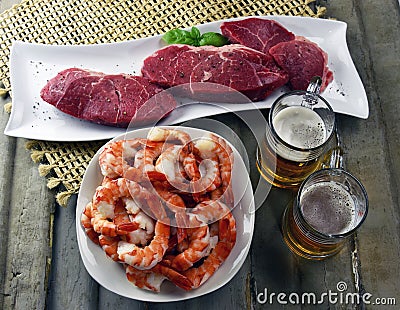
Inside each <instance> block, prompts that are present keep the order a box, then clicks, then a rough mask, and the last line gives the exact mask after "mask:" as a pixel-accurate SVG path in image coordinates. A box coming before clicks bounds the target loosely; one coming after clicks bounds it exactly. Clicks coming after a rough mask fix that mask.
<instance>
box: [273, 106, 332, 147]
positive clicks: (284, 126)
mask: <svg viewBox="0 0 400 310" xmlns="http://www.w3.org/2000/svg"><path fill="white" fill-rule="evenodd" d="M272 123H273V127H274V128H275V131H276V133H277V135H278V136H279V137H280V138H281V139H282V140H283V141H285V142H286V143H288V144H290V145H292V146H294V147H297V148H301V149H312V148H316V147H318V146H320V145H322V144H323V143H324V142H325V141H326V139H327V132H326V129H325V124H324V121H323V120H322V118H321V117H320V116H319V115H318V113H317V112H315V111H313V110H312V109H309V108H307V107H303V106H290V107H287V108H284V109H282V110H281V111H279V112H278V113H277V114H276V115H275V117H274V118H273V120H272Z"/></svg>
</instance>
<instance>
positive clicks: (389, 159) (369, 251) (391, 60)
mask: <svg viewBox="0 0 400 310" xmlns="http://www.w3.org/2000/svg"><path fill="white" fill-rule="evenodd" d="M328 10H329V12H330V13H331V14H335V15H336V17H338V19H340V18H343V19H344V20H346V21H347V22H348V23H349V29H348V38H349V40H348V42H349V48H350V51H351V53H352V55H353V59H354V61H355V64H356V66H357V69H358V71H359V73H360V75H361V78H362V80H363V82H364V86H365V87H366V91H367V94H368V99H369V106H370V117H369V118H368V120H358V119H354V118H351V117H345V116H342V117H341V118H340V121H341V128H342V132H343V133H346V134H344V135H343V143H344V147H345V149H346V150H347V154H346V162H347V168H348V169H349V170H350V171H351V172H353V173H354V174H355V175H357V176H358V177H359V178H360V179H361V180H362V182H363V183H364V185H365V187H366V189H367V191H368V193H369V200H370V210H369V215H368V217H367V220H366V222H365V224H364V226H363V227H362V228H361V230H360V232H359V234H358V243H359V249H358V255H359V257H360V260H361V276H362V279H361V280H362V285H363V286H364V290H365V292H368V293H371V294H373V297H396V298H397V299H398V298H399V296H400V288H399V279H398V275H399V274H400V266H399V264H398V263H394V262H396V261H398V257H399V256H400V237H399V209H398V205H399V191H398V185H399V180H400V178H399V177H400V176H399V174H400V169H399V168H400V166H399V163H400V157H399V154H400V152H399V140H400V125H399V113H400V109H399V104H398V98H399V97H398V94H399V92H400V86H399V81H400V73H399V72H400V71H399V69H400V60H399V58H398V54H399V52H400V47H399V37H400V26H399V21H400V15H399V4H398V3H397V2H396V1H379V2H376V1H351V3H349V1H335V3H333V2H332V3H328Z"/></svg>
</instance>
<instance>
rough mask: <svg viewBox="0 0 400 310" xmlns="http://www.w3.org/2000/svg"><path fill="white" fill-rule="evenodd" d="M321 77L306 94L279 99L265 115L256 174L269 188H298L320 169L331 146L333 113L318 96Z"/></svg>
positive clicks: (296, 93)
mask: <svg viewBox="0 0 400 310" xmlns="http://www.w3.org/2000/svg"><path fill="white" fill-rule="evenodd" d="M320 85H321V78H319V77H315V78H314V79H313V80H312V81H311V83H310V85H309V87H308V89H307V91H292V92H289V93H286V94H284V95H282V96H280V97H279V98H278V99H277V100H276V101H275V102H274V103H273V105H272V107H271V109H270V111H269V115H268V126H267V128H266V133H265V137H264V140H263V143H262V145H260V146H259V147H258V148H257V159H256V164H257V168H258V170H259V172H260V173H261V175H262V176H263V178H264V179H266V180H267V181H268V182H269V183H271V184H272V185H275V186H278V187H282V188H298V187H299V186H300V184H301V182H302V181H303V180H304V179H305V178H306V177H307V176H309V175H310V174H311V173H312V172H314V171H316V170H319V169H321V167H322V166H323V163H324V161H326V160H328V161H329V159H328V157H329V155H328V154H329V150H330V149H331V147H333V146H334V142H333V140H334V138H333V137H334V136H335V135H334V131H335V114H334V112H333V110H332V108H331V106H330V105H329V103H328V102H327V101H326V100H325V99H324V98H323V97H321V96H320V95H319V87H320Z"/></svg>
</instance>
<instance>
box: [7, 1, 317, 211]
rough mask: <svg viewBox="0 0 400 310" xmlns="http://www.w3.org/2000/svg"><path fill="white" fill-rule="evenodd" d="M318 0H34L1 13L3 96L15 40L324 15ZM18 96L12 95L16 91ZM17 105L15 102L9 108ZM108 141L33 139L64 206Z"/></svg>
mask: <svg viewBox="0 0 400 310" xmlns="http://www.w3.org/2000/svg"><path fill="white" fill-rule="evenodd" d="M313 2H314V0H293V1H288V0H274V1H266V0H260V1H252V0H201V1H199V0H186V1H185V0H136V1H126V0H122V1H118V0H114V1H110V0H101V1H99V0H88V1H67V0H53V1H52V0H42V1H40V0H28V1H23V2H21V3H20V4H18V5H16V6H14V7H12V8H11V9H10V10H7V11H5V12H4V13H2V14H1V15H0V47H1V50H0V80H1V82H2V84H3V85H2V88H1V89H0V95H1V94H5V93H7V92H10V91H11V85H10V74H9V67H8V64H9V54H10V48H11V45H12V42H13V41H14V40H21V41H26V42H36V43H46V44H95V43H105V42H118V41H124V40H129V39H136V38H143V37H147V36H152V35H155V34H160V33H164V32H166V31H168V30H170V29H173V28H186V27H190V26H192V25H197V24H202V23H207V22H211V21H215V20H220V19H226V18H232V17H239V16H250V15H271V14H272V15H297V16H299V15H300V16H311V17H321V16H323V15H324V13H325V8H323V7H317V8H315V9H314V10H313V8H312V7H311V6H312V3H313ZM10 95H11V96H12V94H10ZM5 108H6V109H11V105H9V106H7V107H5ZM103 143H104V141H100V142H90V143H88V142H84V143H55V142H45V141H29V142H28V143H27V147H28V148H29V149H30V150H31V152H32V153H31V156H32V159H33V160H34V161H35V162H37V163H39V172H40V174H41V175H42V176H45V177H47V180H48V184H47V185H48V186H49V188H53V189H55V191H56V198H57V201H58V203H59V204H60V205H62V206H65V205H66V204H67V201H68V198H69V197H70V196H71V195H72V194H75V193H77V192H78V190H79V187H80V184H81V181H82V177H83V174H84V172H85V169H86V167H87V165H88V163H89V161H90V159H91V158H92V157H93V155H94V154H95V152H96V151H97V150H98V148H99V147H100V146H101V145H102V144H103Z"/></svg>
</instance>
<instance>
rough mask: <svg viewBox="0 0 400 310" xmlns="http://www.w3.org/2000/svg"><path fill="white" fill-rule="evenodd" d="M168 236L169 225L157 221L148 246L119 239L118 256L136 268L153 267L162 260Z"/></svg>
mask: <svg viewBox="0 0 400 310" xmlns="http://www.w3.org/2000/svg"><path fill="white" fill-rule="evenodd" d="M169 236H170V227H169V225H166V224H164V223H162V222H160V221H157V223H156V226H155V234H154V238H153V239H152V240H151V242H150V244H149V245H148V246H145V247H144V248H141V247H138V246H137V245H135V244H133V243H129V242H126V241H120V242H119V243H118V257H119V259H120V260H122V261H123V262H125V263H127V264H128V265H131V266H133V267H135V268H137V269H150V268H153V267H154V266H155V265H156V264H157V263H158V262H160V261H161V260H162V258H163V256H164V254H165V252H166V251H167V249H168V239H169Z"/></svg>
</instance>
